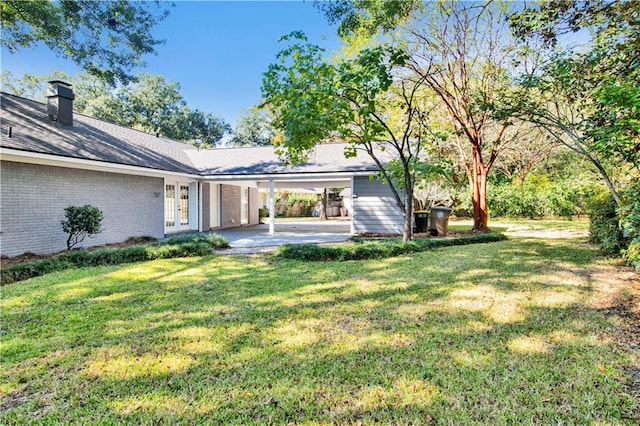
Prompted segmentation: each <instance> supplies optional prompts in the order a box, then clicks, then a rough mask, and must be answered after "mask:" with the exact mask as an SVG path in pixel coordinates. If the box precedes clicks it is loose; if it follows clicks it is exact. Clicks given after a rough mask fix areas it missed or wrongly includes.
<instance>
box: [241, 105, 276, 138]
mask: <svg viewBox="0 0 640 426" xmlns="http://www.w3.org/2000/svg"><path fill="white" fill-rule="evenodd" d="M274 134H275V131H274V129H273V126H272V125H271V120H270V119H269V116H268V114H267V112H266V111H263V110H260V109H259V108H257V107H254V108H251V109H249V110H247V111H245V113H244V114H243V115H242V117H240V118H239V119H238V122H237V123H236V128H235V130H234V131H233V136H232V137H231V145H234V146H269V145H271V138H272V137H273V136H274Z"/></svg>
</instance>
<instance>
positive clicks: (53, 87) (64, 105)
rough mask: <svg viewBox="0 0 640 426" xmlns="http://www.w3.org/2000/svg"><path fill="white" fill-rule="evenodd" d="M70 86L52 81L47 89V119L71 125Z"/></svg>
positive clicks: (73, 97)
mask: <svg viewBox="0 0 640 426" xmlns="http://www.w3.org/2000/svg"><path fill="white" fill-rule="evenodd" d="M74 99H75V95H74V94H73V90H72V89H71V85H70V84H68V83H65V82H64V81H59V80H54V81H50V82H49V86H48V87H47V114H48V115H49V118H51V119H52V120H55V121H59V122H61V123H64V124H73V100H74Z"/></svg>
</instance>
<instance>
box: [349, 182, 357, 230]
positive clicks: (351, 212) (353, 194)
mask: <svg viewBox="0 0 640 426" xmlns="http://www.w3.org/2000/svg"><path fill="white" fill-rule="evenodd" d="M354 181H355V179H354V177H353V176H351V211H350V212H349V216H351V221H350V222H351V235H355V234H356V226H355V223H354V222H353V216H354V213H355V210H356V209H355V208H354V206H355V204H356V200H355V198H356V197H357V194H356V189H355V188H354V187H353V183H354Z"/></svg>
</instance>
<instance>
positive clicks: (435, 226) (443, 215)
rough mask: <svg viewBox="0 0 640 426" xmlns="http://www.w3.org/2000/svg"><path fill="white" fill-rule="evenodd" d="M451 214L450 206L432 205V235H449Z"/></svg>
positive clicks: (430, 229)
mask: <svg viewBox="0 0 640 426" xmlns="http://www.w3.org/2000/svg"><path fill="white" fill-rule="evenodd" d="M450 214H451V209H450V208H449V207H441V206H436V207H431V215H430V217H429V222H430V224H429V225H430V226H429V233H430V234H431V236H433V237H444V236H445V235H447V228H448V227H449V215H450Z"/></svg>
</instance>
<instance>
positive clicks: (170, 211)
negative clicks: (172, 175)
mask: <svg viewBox="0 0 640 426" xmlns="http://www.w3.org/2000/svg"><path fill="white" fill-rule="evenodd" d="M164 225H165V227H166V228H175V226H176V186H175V185H165V194H164Z"/></svg>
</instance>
